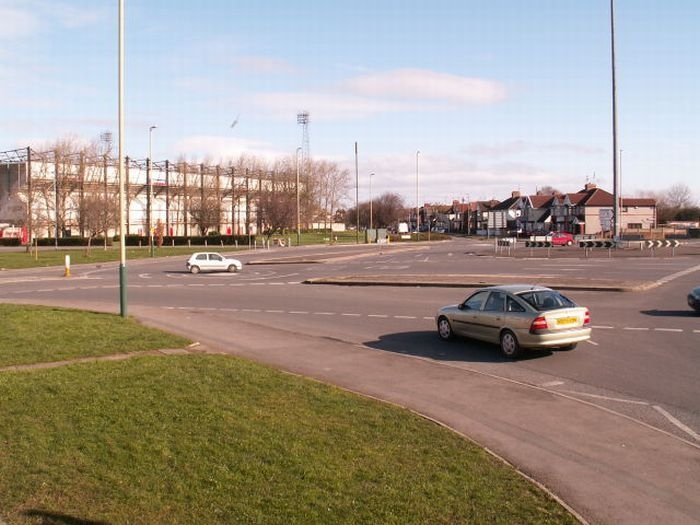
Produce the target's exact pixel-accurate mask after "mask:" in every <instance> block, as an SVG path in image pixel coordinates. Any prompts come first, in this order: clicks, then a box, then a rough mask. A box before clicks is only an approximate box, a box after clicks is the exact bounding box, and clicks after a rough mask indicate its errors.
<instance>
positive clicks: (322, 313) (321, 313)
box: [314, 312, 335, 315]
mask: <svg viewBox="0 0 700 525" xmlns="http://www.w3.org/2000/svg"><path fill="white" fill-rule="evenodd" d="M314 315H335V312H314Z"/></svg>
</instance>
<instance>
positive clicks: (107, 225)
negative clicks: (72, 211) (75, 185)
mask: <svg viewBox="0 0 700 525" xmlns="http://www.w3.org/2000/svg"><path fill="white" fill-rule="evenodd" d="M116 202H117V201H116V200H115V199H114V198H109V197H106V196H105V195H102V194H99V193H95V194H91V195H87V196H85V198H84V199H83V203H82V206H81V208H80V220H81V223H82V224H83V226H84V228H85V231H86V233H87V236H88V244H87V253H88V255H89V254H90V247H91V245H92V241H93V239H95V238H96V237H98V236H100V235H102V236H104V241H105V244H104V247H105V250H106V249H107V236H108V235H109V230H110V229H111V228H115V227H116V225H117V219H118V217H119V208H118V206H117V204H116Z"/></svg>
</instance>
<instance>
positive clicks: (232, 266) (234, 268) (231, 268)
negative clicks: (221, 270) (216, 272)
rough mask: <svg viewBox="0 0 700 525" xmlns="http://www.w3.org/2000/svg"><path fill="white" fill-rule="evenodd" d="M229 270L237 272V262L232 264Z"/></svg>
mask: <svg viewBox="0 0 700 525" xmlns="http://www.w3.org/2000/svg"><path fill="white" fill-rule="evenodd" d="M228 271H229V273H236V272H237V271H238V266H236V265H235V264H231V265H229V267H228Z"/></svg>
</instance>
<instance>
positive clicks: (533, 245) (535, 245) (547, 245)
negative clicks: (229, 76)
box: [525, 241, 552, 248]
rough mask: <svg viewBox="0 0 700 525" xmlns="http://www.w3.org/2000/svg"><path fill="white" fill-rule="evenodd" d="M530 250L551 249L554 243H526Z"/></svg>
mask: <svg viewBox="0 0 700 525" xmlns="http://www.w3.org/2000/svg"><path fill="white" fill-rule="evenodd" d="M525 246H526V247H528V248H551V247H552V241H525Z"/></svg>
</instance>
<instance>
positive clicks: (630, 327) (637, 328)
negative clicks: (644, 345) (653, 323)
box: [623, 326, 649, 331]
mask: <svg viewBox="0 0 700 525" xmlns="http://www.w3.org/2000/svg"><path fill="white" fill-rule="evenodd" d="M623 330H636V331H645V330H649V329H648V328H643V327H632V326H625V327H624V328H623Z"/></svg>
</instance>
